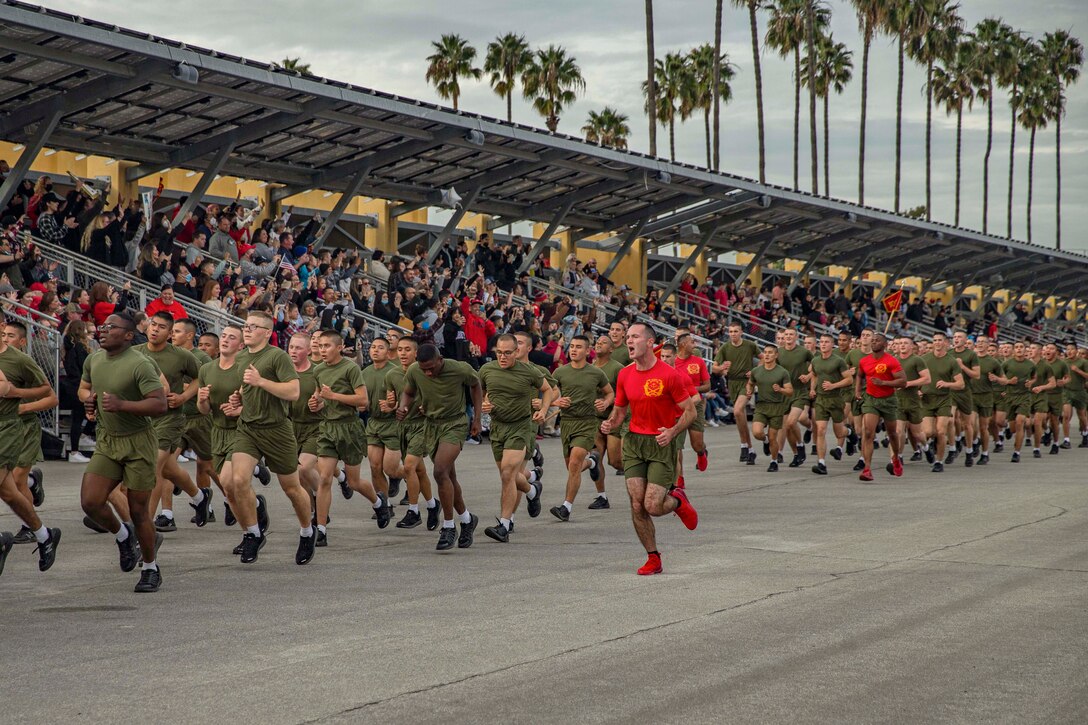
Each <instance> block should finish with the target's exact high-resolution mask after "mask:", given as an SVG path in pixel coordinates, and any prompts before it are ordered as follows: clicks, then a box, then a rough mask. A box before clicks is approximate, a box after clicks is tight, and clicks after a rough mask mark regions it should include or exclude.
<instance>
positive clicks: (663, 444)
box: [601, 322, 699, 575]
mask: <svg viewBox="0 0 1088 725" xmlns="http://www.w3.org/2000/svg"><path fill="white" fill-rule="evenodd" d="M653 345H654V335H653V331H652V330H650V327H649V326H648V325H646V324H643V323H641V322H638V323H635V324H633V325H631V327H630V329H628V330H627V351H628V352H629V353H630V355H631V362H632V363H634V364H633V365H628V366H627V367H625V368H624V369H623V370H621V371H620V373H619V377H618V378H617V379H616V404H615V407H614V408H613V409H612V415H610V416H609V417H608V418H607V419H606V420H605V421H604V422H603V423H601V432H602V433H604V434H605V435H608V434H609V433H611V432H612V430H613V429H618V428H619V426H620V423H621V422H622V421H623V419H624V416H626V415H627V409H628V407H630V409H631V423H630V432H629V433H628V434H627V435H625V436H624V437H623V471H624V475H625V476H626V478H627V493H628V494H629V495H630V497H631V520H632V522H633V523H634V525H635V533H636V534H638V538H639V541H641V542H642V545H643V547H645V549H646V553H647V554H648V556H647V559H646V563H645V564H643V565H642V567H641V568H640V569H639V570H638V573H639V574H642V575H646V574H660V573H661V571H662V568H661V554H660V553H658V551H657V538H656V536H655V532H654V522H653V521H652V520H651V518H650V517H651V516H664V515H665V514H669V513H673V512H675V513H676V515H677V516H679V517H680V520H681V521H682V522H683V523H684V526H686V527H688V529H694V528H695V527H696V526H698V525H699V515H698V514H697V513H696V512H695V508H694V507H693V506H692V505H691V502H690V501H688V497H687V494H686V493H684V489H682V488H676V487H674V485H673V484H674V482H675V481H676V438H677V436H679V435H680V433H681V432H682V431H684V430H685V429H686V428H687V427H688V426H689V425H691V421H692V420H694V418H695V403H694V401H693V400H692V395H691V392H690V390H689V385H688V383H687V382H686V381H685V380H684V377H683V376H682V375H681V374H680V373H678V372H677V371H676V370H675V369H674V368H672V367H671V366H669V365H667V364H665V363H663V362H661V361H660V360H658V359H657V358H656V357H655V356H654V350H653Z"/></svg>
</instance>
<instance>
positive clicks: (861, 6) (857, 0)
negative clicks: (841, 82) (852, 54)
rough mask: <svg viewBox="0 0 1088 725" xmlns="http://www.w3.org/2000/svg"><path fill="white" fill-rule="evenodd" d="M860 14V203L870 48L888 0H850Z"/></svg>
mask: <svg viewBox="0 0 1088 725" xmlns="http://www.w3.org/2000/svg"><path fill="white" fill-rule="evenodd" d="M850 1H851V2H852V3H853V5H854V10H856V11H857V14H858V30H860V31H861V42H862V46H861V47H862V50H861V129H860V131H859V133H858V204H861V205H864V204H865V121H866V117H867V114H868V105H869V48H870V47H871V46H872V44H873V36H874V35H875V34H876V31H877V29H878V28H880V27H881V26H882V24H883V22H884V14H885V12H887V7H888V0H850Z"/></svg>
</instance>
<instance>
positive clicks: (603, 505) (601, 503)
mask: <svg viewBox="0 0 1088 725" xmlns="http://www.w3.org/2000/svg"><path fill="white" fill-rule="evenodd" d="M589 508H590V509H592V510H594V511H596V510H598V509H609V508H612V506H611V504H609V503H608V499H607V498H605V497H604V496H598V497H597V498H595V499H593V503H591V504H590V505H589Z"/></svg>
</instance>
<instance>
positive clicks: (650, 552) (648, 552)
mask: <svg viewBox="0 0 1088 725" xmlns="http://www.w3.org/2000/svg"><path fill="white" fill-rule="evenodd" d="M646 553H647V554H650V555H651V556H652V555H653V554H657V555H658V556H661V554H660V553H659V552H658V551H657V550H656V549H655V550H654V551H647V552H646Z"/></svg>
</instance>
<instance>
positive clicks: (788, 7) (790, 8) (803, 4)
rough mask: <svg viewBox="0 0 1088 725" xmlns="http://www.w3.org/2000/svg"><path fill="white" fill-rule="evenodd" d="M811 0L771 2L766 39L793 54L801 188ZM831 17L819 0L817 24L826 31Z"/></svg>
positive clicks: (795, 155)
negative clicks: (803, 83) (803, 88)
mask: <svg viewBox="0 0 1088 725" xmlns="http://www.w3.org/2000/svg"><path fill="white" fill-rule="evenodd" d="M808 7H809V0H775V2H774V3H773V4H772V5H770V9H771V20H770V22H769V23H768V24H767V36H766V38H764V42H766V44H767V45H768V46H769V47H771V48H774V49H775V51H777V52H778V55H779V56H780V57H782V58H788V57H789V56H790V55H792V56H793V78H794V87H793V188H794V191H796V190H797V189H799V188H800V177H799V170H800V169H799V162H800V157H799V153H800V142H801V45H802V43H804V42H805V30H806V27H807V14H808ZM830 20H831V12H830V11H829V10H828V9H827V6H826V5H823V4H822V3H817V4H816V7H815V26H816V29H817V30H818V31H819V32H823V31H824V30H825V29H826V28H827V25H828V23H829V22H830Z"/></svg>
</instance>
